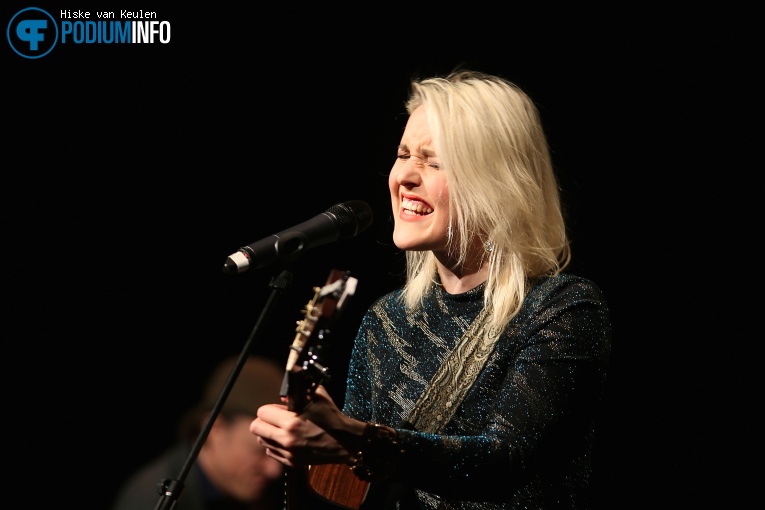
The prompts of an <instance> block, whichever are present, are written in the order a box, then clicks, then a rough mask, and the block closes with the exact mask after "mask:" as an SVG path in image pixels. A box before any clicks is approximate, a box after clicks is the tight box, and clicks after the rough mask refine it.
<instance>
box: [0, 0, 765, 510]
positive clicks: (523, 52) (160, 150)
mask: <svg viewBox="0 0 765 510" xmlns="http://www.w3.org/2000/svg"><path fill="white" fill-rule="evenodd" d="M117 4H118V3H115V4H114V7H109V9H110V10H115V11H118V10H119V9H129V10H137V9H144V10H154V11H156V12H157V13H158V19H159V20H163V21H170V22H171V26H172V40H171V42H170V43H169V44H167V45H162V44H152V45H150V44H143V45H100V46H99V45H84V44H83V45H79V46H78V45H71V44H70V45H58V46H57V47H56V48H54V50H53V51H52V52H51V54H50V55H48V56H46V57H44V58H42V59H38V60H27V59H23V58H21V57H19V56H18V55H16V54H15V53H14V52H12V51H11V49H10V47H9V45H8V44H7V40H5V41H4V42H3V44H2V45H0V47H1V48H2V49H1V50H0V70H2V72H0V76H1V77H2V78H1V79H2V82H3V89H4V91H5V92H4V93H3V98H4V101H3V105H4V108H3V119H4V122H3V124H4V132H5V134H4V135H3V138H2V139H3V149H2V158H3V159H2V176H3V180H2V188H1V189H2V202H3V207H4V214H3V240H2V247H3V269H4V278H3V281H4V285H3V288H4V290H5V292H4V293H5V294H6V303H8V304H7V305H6V308H5V309H6V313H7V315H8V316H9V317H10V323H9V327H7V328H3V329H4V334H3V338H4V340H5V345H6V347H7V351H6V352H7V353H6V355H5V356H4V373H5V374H6V384H5V388H6V389H5V394H6V396H7V399H6V404H7V406H6V409H5V413H4V415H5V418H6V421H7V423H8V424H9V425H10V428H9V429H6V430H8V433H7V435H6V441H7V443H8V444H7V449H8V450H10V451H12V452H13V453H12V455H11V457H10V459H9V460H6V463H7V466H8V468H9V471H10V473H11V478H10V479H9V481H10V483H9V484H8V485H7V487H8V490H9V492H10V493H14V495H15V496H16V497H17V498H29V500H30V501H29V503H31V505H26V506H34V507H46V506H54V505H55V506H61V505H62V504H63V503H69V504H71V505H73V506H74V507H75V508H98V509H103V508H107V507H108V505H109V503H110V501H111V498H112V497H113V496H114V492H115V491H116V489H117V487H118V485H119V484H120V483H121V482H122V480H123V479H124V478H125V477H126V476H127V475H128V474H129V473H131V472H132V471H133V470H134V469H136V468H137V467H138V466H139V465H141V464H142V463H143V462H145V461H146V460H148V459H149V458H151V457H153V456H154V455H156V454H157V453H159V452H160V451H161V449H162V448H163V447H164V446H165V445H167V444H168V443H169V442H170V441H172V438H173V433H174V428H175V420H176V419H177V418H178V417H179V416H180V414H181V413H182V412H183V410H185V409H186V408H187V407H188V406H189V405H191V404H192V403H194V402H195V400H196V398H197V395H198V393H199V391H200V389H201V385H202V382H203V379H204V377H205V376H206V375H207V373H208V372H209V371H210V370H211V369H212V367H213V366H214V365H215V364H216V363H217V362H218V361H219V360H220V359H222V358H223V357H225V356H227V355H230V354H238V353H240V352H241V351H242V349H243V348H244V346H245V344H246V342H247V340H248V338H249V337H250V334H251V332H252V331H253V328H254V325H255V324H256V322H257V320H258V318H259V316H260V313H261V311H262V310H263V308H264V305H265V303H266V300H267V299H268V297H269V294H270V288H269V282H270V280H271V278H273V277H274V276H275V275H276V274H278V272H279V268H278V267H269V268H266V269H263V270H257V271H250V272H247V273H243V274H240V275H233V276H225V275H223V274H222V273H221V269H222V266H223V263H224V261H225V259H226V257H227V256H228V255H230V254H231V253H233V252H234V251H236V250H237V249H239V248H240V247H241V246H243V245H245V244H248V243H251V242H253V241H255V240H257V239H260V238H262V237H265V236H268V235H271V234H274V233H276V232H278V231H281V230H282V229H285V228H287V227H290V226H293V225H295V224H297V223H300V222H302V221H305V220H307V219H309V218H312V217H314V216H316V215H318V214H319V213H321V212H323V211H325V210H326V209H327V208H329V207H330V206H331V205H334V204H336V203H339V202H343V201H346V200H354V199H360V200H365V201H367V202H368V203H369V204H370V205H371V207H372V208H373V211H374V215H375V221H374V223H373V225H372V227H370V228H369V229H368V230H366V231H365V232H363V233H362V234H361V235H359V236H358V237H356V238H354V239H351V240H344V241H339V242H337V243H333V244H330V245H326V246H322V247H319V248H315V249H314V250H311V251H310V252H308V253H306V254H304V255H303V257H301V258H300V260H298V262H297V263H296V264H295V265H294V266H293V267H292V268H291V269H292V273H293V275H294V283H293V285H292V286H291V287H290V289H289V290H288V292H287V293H286V294H285V295H284V296H282V297H281V298H280V299H279V300H278V302H277V305H276V307H275V308H274V309H273V311H272V313H271V314H270V315H269V316H268V318H267V321H266V324H265V325H264V327H263V328H262V330H261V331H260V334H259V335H258V337H257V338H256V339H255V341H254V343H253V347H252V351H253V352H254V353H258V354H265V355H267V356H271V357H274V358H275V359H277V360H279V361H283V360H285V361H286V356H287V348H288V346H289V344H290V343H291V341H292V337H293V336H294V327H295V322H296V321H297V320H299V319H300V310H301V308H302V306H303V305H304V304H305V303H306V302H307V301H308V299H309V298H310V296H311V287H313V286H315V285H321V284H323V283H324V282H325V280H326V278H327V275H328V274H329V271H330V269H332V268H339V269H347V270H350V271H351V272H352V274H353V275H354V276H355V277H357V278H358V279H359V291H358V293H357V295H356V296H355V297H354V298H353V300H352V302H351V306H350V308H349V309H348V310H346V312H345V315H344V316H343V319H342V321H341V322H340V323H339V324H338V326H337V328H336V329H335V330H334V331H333V333H332V337H331V338H332V340H333V343H332V346H331V349H330V351H329V352H328V353H327V354H326V356H327V359H328V361H329V363H328V364H329V365H330V369H331V372H332V374H333V379H332V381H331V382H330V386H331V389H333V391H334V394H335V398H336V400H337V401H338V402H341V401H342V387H343V378H344V375H345V372H344V371H345V369H346V364H347V360H348V355H349V349H350V342H351V340H352V337H353V334H354V332H355V329H356V327H357V326H358V321H359V319H360V317H361V314H362V313H363V312H364V310H365V309H366V307H367V306H368V305H369V304H370V303H371V302H372V300H373V299H374V298H376V297H377V296H378V295H380V294H382V293H384V292H386V291H388V290H390V289H392V288H394V287H396V286H398V285H399V284H400V283H401V282H402V276H403V258H402V255H401V254H400V253H398V252H397V251H396V249H395V248H394V247H393V246H392V244H391V240H390V234H391V222H390V212H389V199H388V191H387V181H386V176H387V173H388V171H389V169H390V166H391V164H392V162H393V160H394V157H395V147H396V145H397V143H398V140H399V137H400V135H401V131H402V129H403V126H404V123H405V121H406V116H405V115H404V107H403V101H404V99H405V97H406V94H407V91H408V83H409V80H410V78H413V77H419V76H429V75H431V74H436V73H438V74H441V73H445V72H447V71H449V70H451V69H452V68H454V67H455V66H464V67H468V68H474V69H478V70H483V71H487V72H490V73H496V74H500V75H502V76H504V77H506V78H509V79H510V80H512V81H514V82H516V83H518V84H519V85H520V86H521V87H523V88H524V89H525V90H526V91H527V92H528V93H529V94H530V95H531V96H532V97H533V98H534V99H535V100H536V102H537V104H538V106H539V108H540V111H541V114H542V119H543V122H544V124H545V127H546V130H547V133H548V136H549V140H550V144H551V147H552V151H553V158H554V162H555V165H556V167H557V169H558V172H559V176H560V180H561V187H562V189H563V196H564V203H565V204H566V208H567V212H568V215H569V217H570V230H571V237H572V239H573V253H574V263H573V265H572V268H571V270H572V272H576V273H578V274H581V275H583V276H586V277H588V278H591V279H593V280H594V281H595V282H596V283H598V284H599V285H600V286H601V287H602V289H603V290H604V292H605V294H606V296H607V298H608V299H609V302H610V305H611V308H612V314H613V323H614V343H613V355H612V368H611V372H610V376H609V385H608V388H607V392H606V395H605V399H604V404H603V408H602V411H601V416H600V420H599V430H598V434H599V435H598V444H597V449H596V451H595V453H594V465H595V473H594V480H593V483H594V486H595V488H596V490H597V502H596V505H595V508H603V509H606V508H608V509H611V508H670V507H678V506H679V507H682V508H687V507H690V506H691V505H694V504H700V503H704V504H705V505H713V506H722V505H725V506H735V505H737V504H743V503H744V502H747V501H749V500H751V499H753V498H754V499H755V500H756V499H757V498H758V496H759V494H757V493H756V492H755V487H756V486H758V485H759V482H760V476H758V475H760V474H762V468H761V467H760V465H761V456H762V455H761V454H762V433H761V431H762V422H761V418H760V417H759V414H760V413H759V412H760V407H761V402H762V399H761V397H760V394H759V392H758V391H757V390H756V383H757V382H758V381H760V380H761V377H760V371H761V362H760V360H761V351H762V347H761V346H762V343H763V335H762V332H761V331H759V328H758V326H759V324H760V322H761V321H760V320H758V319H759V317H758V314H759V313H760V308H761V307H760V304H761V302H762V299H761V297H760V292H761V284H762V279H761V276H760V273H761V269H760V265H761V261H760V258H759V253H760V250H761V247H760V245H761V241H762V239H761V237H762V227H761V224H760V218H761V216H762V214H761V207H760V204H761V193H760V189H759V187H760V183H761V182H762V177H761V174H762V171H763V165H762V160H761V143H762V139H763V134H764V132H763V131H764V130H763V123H762V109H761V99H760V97H761V94H762V90H763V87H762V85H763V84H762V80H761V78H760V74H761V71H760V69H759V68H760V67H761V66H762V60H763V58H762V56H763V55H762V54H763V51H762V48H763V36H762V18H761V16H760V15H759V14H757V13H756V9H755V7H754V6H755V5H756V4H755V3H754V2H751V3H750V2H740V3H737V2H661V3H658V2H657V3H655V4H654V3H646V2H641V3H620V4H618V6H617V5H616V4H611V3H605V2H603V3H599V2H589V3H588V2H566V3H560V4H559V3H557V2H537V3H535V4H534V5H535V7H529V6H524V7H519V6H518V5H515V4H508V5H501V4H494V3H487V4H486V5H481V4H475V3H470V4H464V5H462V4H455V6H454V7H448V6H447V4H433V5H432V6H430V7H428V6H420V7H418V8H416V9H413V8H412V6H411V5H409V4H402V5H379V6H378V5H366V4H365V5H364V7H363V8H362V6H361V5H356V4H354V5H351V4H349V5H348V7H345V8H342V9H341V8H338V7H335V8H331V9H330V8H326V7H324V6H319V5H317V4H315V3H311V4H308V5H304V4H301V3H296V2H281V3H280V4H279V6H275V5H268V4H267V5H266V6H265V7H264V6H262V5H258V6H257V7H248V8H246V9H241V8H240V7H239V6H237V5H235V4H234V3H233V2H223V3H220V2H219V3H209V4H205V6H204V7H199V6H194V7H191V6H187V7H180V6H175V7H169V6H164V7H161V6H160V5H158V2H149V3H148V4H145V3H144V4H141V5H138V4H139V3H136V2H132V1H130V2H125V3H124V5H117ZM163 5H164V4H163ZM29 6H35V7H40V8H43V9H46V10H48V12H50V13H51V14H54V16H55V15H56V13H57V12H58V10H59V9H73V10H74V9H82V10H91V11H95V10H99V9H96V8H94V5H93V4H92V3H91V4H88V3H87V2H83V3H75V2H68V3H67V2H65V3H63V4H62V3H60V2H58V3H56V4H54V5H53V6H49V5H45V4H44V3H40V2H38V3H32V4H27V3H23V2H10V4H8V3H4V4H3V7H2V13H3V18H2V20H3V27H4V28H6V27H7V25H8V22H9V20H10V18H11V17H12V16H13V14H14V13H15V12H16V11H18V10H19V9H21V8H24V7H29ZM96 6H97V4H96ZM56 17H57V16H56Z"/></svg>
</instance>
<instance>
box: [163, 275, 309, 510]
mask: <svg viewBox="0 0 765 510" xmlns="http://www.w3.org/2000/svg"><path fill="white" fill-rule="evenodd" d="M293 278H294V277H293V275H292V273H291V272H289V271H287V270H286V269H285V270H283V271H282V272H281V274H279V276H277V277H276V278H273V279H272V280H271V282H270V283H269V287H271V289H272V291H271V296H270V297H269V298H268V301H267V302H266V306H265V307H264V308H263V310H262V311H261V313H260V317H259V318H258V321H257V322H256V323H255V327H254V328H253V330H252V332H251V333H250V336H249V338H248V339H247V343H245V345H244V349H242V353H241V354H240V355H239V359H238V360H237V362H236V365H234V368H232V369H231V373H230V374H229V376H228V379H227V380H226V384H224V385H223V389H222V390H221V392H220V394H219V395H218V399H217V400H216V401H215V405H214V406H213V408H212V411H211V412H210V416H209V417H208V418H207V421H206V422H205V425H204V427H202V430H201V432H200V433H199V436H198V437H197V439H196V441H195V442H194V446H193V447H192V448H191V452H190V453H189V456H188V457H187V458H186V462H185V463H184V464H183V467H182V468H181V471H180V473H179V474H178V478H175V479H165V480H162V481H160V482H159V483H158V484H157V491H158V492H159V494H160V496H159V501H157V506H155V507H154V510H172V509H173V508H175V505H176V503H178V498H180V496H181V493H182V492H183V488H184V481H185V480H186V477H187V476H188V474H189V471H190V470H191V466H193V465H194V461H196V459H197V456H198V455H199V451H200V450H201V449H202V445H203V444H204V442H205V440H206V439H207V436H208V434H209V433H210V429H211V428H212V424H213V422H215V419H216V418H217V416H218V414H219V413H220V410H221V408H222V407H223V403H224V402H225V401H226V398H228V394H229V393H230V392H231V388H233V386H234V382H235V381H236V378H237V377H238V376H239V372H241V371H242V367H243V366H244V364H245V362H246V361H247V357H248V355H249V352H250V349H251V347H252V345H253V343H254V341H255V338H256V336H257V334H258V331H259V330H260V327H261V326H262V325H263V322H264V320H265V319H266V317H267V316H268V312H269V311H270V310H271V308H272V307H273V305H274V304H275V303H276V301H277V298H280V297H281V296H282V295H284V293H285V292H286V289H287V287H289V286H290V285H291V284H292V280H293Z"/></svg>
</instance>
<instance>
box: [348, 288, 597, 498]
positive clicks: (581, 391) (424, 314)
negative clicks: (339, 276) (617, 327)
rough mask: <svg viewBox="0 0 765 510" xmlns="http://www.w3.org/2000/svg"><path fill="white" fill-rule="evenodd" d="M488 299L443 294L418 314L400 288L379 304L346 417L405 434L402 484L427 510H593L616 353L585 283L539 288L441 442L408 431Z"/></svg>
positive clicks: (479, 292)
mask: <svg viewBox="0 0 765 510" xmlns="http://www.w3.org/2000/svg"><path fill="white" fill-rule="evenodd" d="M483 290H484V285H481V286H479V287H477V288H475V289H472V290H470V291H468V292H465V293H463V294H448V293H447V292H446V291H444V290H443V288H442V287H441V286H436V288H435V289H434V291H433V292H431V294H430V295H429V296H427V299H426V300H425V302H424V304H423V305H422V306H421V307H419V308H417V309H415V310H410V311H406V309H405V307H404V305H403V304H402V303H401V301H400V300H399V297H400V294H401V292H402V291H401V289H399V290H396V291H393V292H391V293H390V294H387V295H385V296H383V297H381V298H380V299H378V300H377V301H376V302H375V303H374V304H373V305H372V306H371V307H370V309H369V310H368V311H367V313H366V314H365V316H364V318H363V320H362V323H361V326H360V328H359V331H358V334H357V337H356V339H355V342H354V347H353V351H352V355H351V361H350V364H349V372H348V385H347V390H346V395H345V401H344V402H345V403H344V409H343V411H344V413H345V414H347V415H348V416H351V417H353V418H356V419H358V420H362V421H368V422H376V423H381V424H384V425H389V426H391V427H394V428H397V429H398V434H399V441H400V443H401V446H402V448H403V453H402V456H401V458H400V460H399V462H398V465H397V468H396V470H395V472H394V474H393V476H392V480H393V481H395V482H401V483H404V484H406V485H409V486H412V487H414V488H415V489H416V490H415V493H416V497H417V499H418V500H419V504H420V505H422V508H427V509H516V508H517V509H520V508H524V509H532V508H533V509H537V508H538V509H543V508H544V509H549V508H566V509H580V508H586V506H587V500H586V498H587V487H588V483H589V478H590V474H591V458H590V456H591V449H592V441H593V437H594V435H593V434H594V425H595V416H596V412H597V408H598V403H599V401H600V399H601V395H602V391H603V386H604V383H605V377H606V369H607V366H608V358H609V353H610V346H611V324H610V316H609V310H608V307H607V304H606V301H605V299H604V296H603V294H602V292H601V290H600V289H599V288H598V287H597V286H596V285H595V284H594V283H593V282H591V281H589V280H587V279H584V278H581V277H577V276H574V275H570V274H561V275H558V276H555V277H550V278H544V279H541V280H539V281H538V282H536V283H535V284H534V285H533V286H532V288H531V289H530V291H529V293H528V294H527V296H526V298H525V299H524V302H523V306H522V308H521V310H520V313H518V315H517V316H516V317H514V319H513V320H512V321H511V322H510V323H509V324H508V326H507V327H506V328H505V330H504V331H503V332H501V335H499V338H498V339H497V340H496V342H495V344H494V347H493V350H492V351H491V352H490V353H489V354H488V358H487V360H486V362H485V364H483V367H482V369H481V371H480V372H479V373H478V375H477V377H476V378H475V381H474V382H472V385H471V386H470V388H469V390H468V391H467V393H466V394H465V395H464V398H463V399H462V400H461V402H460V403H459V405H458V406H456V410H455V411H454V414H453V416H451V418H450V419H449V421H448V422H447V423H445V425H444V426H443V427H441V428H440V432H439V433H437V434H436V433H428V432H421V431H420V430H422V428H423V427H422V426H419V427H418V428H417V430H409V429H407V428H401V427H403V425H402V423H404V422H407V421H409V418H410V413H411V412H412V409H413V408H414V405H415V403H416V402H417V400H418V398H419V397H420V395H421V394H422V393H423V392H424V391H425V389H426V387H427V385H428V382H429V381H430V380H431V378H432V377H433V375H434V374H435V373H436V372H437V371H438V369H439V366H440V365H441V364H442V362H444V360H445V359H447V356H448V355H449V353H450V352H451V351H452V349H453V348H454V347H455V345H456V344H457V343H458V341H459V340H460V338H461V337H463V335H465V333H466V332H467V331H468V330H469V328H470V325H471V323H473V321H474V319H476V317H478V316H479V314H481V312H482V309H483ZM495 336H496V335H495ZM457 376H458V377H463V376H464V374H457ZM444 408H445V407H444ZM402 508H403V507H402Z"/></svg>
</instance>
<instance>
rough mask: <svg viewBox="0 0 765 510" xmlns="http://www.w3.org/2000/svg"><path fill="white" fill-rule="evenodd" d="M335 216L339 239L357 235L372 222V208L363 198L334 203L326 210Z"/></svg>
mask: <svg viewBox="0 0 765 510" xmlns="http://www.w3.org/2000/svg"><path fill="white" fill-rule="evenodd" d="M326 212H327V213H328V214H332V215H334V216H335V217H336V218H337V222H338V227H339V230H340V239H349V238H351V237H354V236H357V235H358V234H360V233H361V232H363V231H364V230H366V229H367V228H369V226H370V225H371V224H372V220H373V219H374V216H373V214H372V208H371V207H370V206H369V204H367V203H366V202H364V201H363V200H349V201H347V202H342V203H340V204H335V205H333V206H332V207H330V208H329V209H327V211H326Z"/></svg>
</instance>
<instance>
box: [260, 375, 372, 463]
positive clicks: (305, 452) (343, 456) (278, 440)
mask: <svg viewBox="0 0 765 510" xmlns="http://www.w3.org/2000/svg"><path fill="white" fill-rule="evenodd" d="M364 426H365V423H363V422H359V421H356V420H352V419H351V418H348V417H347V416H345V415H343V414H342V412H341V411H340V409H339V408H338V407H337V406H336V405H335V403H334V402H333V401H332V398H331V397H330V396H329V394H328V393H327V391H326V389H325V388H324V387H323V386H318V387H317V388H316V392H315V393H314V396H313V399H312V401H311V403H309V404H308V406H306V408H305V409H304V411H303V413H302V414H300V415H298V414H297V413H295V412H294V411H290V410H289V409H288V408H287V406H286V405H283V404H267V405H264V406H262V407H260V409H258V415H257V418H255V420H253V421H252V423H251V424H250V432H252V433H253V434H255V435H256V436H258V442H259V443H260V444H262V445H264V446H265V447H266V453H267V454H268V455H269V456H270V457H273V458H274V459H276V460H278V461H279V462H281V463H282V464H284V465H286V466H290V467H292V466H307V465H309V464H350V463H351V462H352V458H351V456H352V454H353V453H355V452H356V451H357V450H358V443H359V441H360V438H361V435H362V433H363V431H364Z"/></svg>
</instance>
